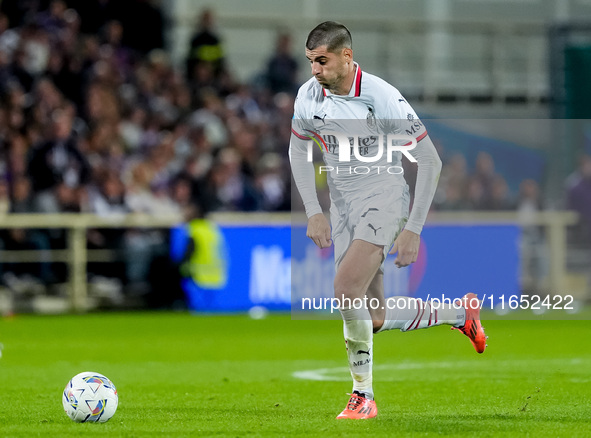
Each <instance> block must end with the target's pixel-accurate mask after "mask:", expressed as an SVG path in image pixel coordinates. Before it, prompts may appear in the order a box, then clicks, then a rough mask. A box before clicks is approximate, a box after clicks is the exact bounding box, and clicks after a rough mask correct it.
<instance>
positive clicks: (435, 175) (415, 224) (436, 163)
mask: <svg viewBox="0 0 591 438" xmlns="http://www.w3.org/2000/svg"><path fill="white" fill-rule="evenodd" d="M409 108H410V107H409ZM410 111H411V112H410V113H409V114H413V116H414V111H412V109H410ZM416 120H418V118H416V119H415V123H416ZM415 126H416V125H415ZM420 126H422V123H421V124H420ZM403 132H404V131H403ZM417 134H418V135H417V136H416V137H415V138H416V139H417V145H416V147H415V148H414V149H412V150H411V151H410V153H411V155H412V156H413V157H414V158H415V159H416V160H417V165H418V172H417V181H416V186H415V198H414V203H413V207H412V211H411V212H410V216H409V218H408V222H407V223H406V226H405V227H404V229H403V230H402V232H401V233H400V234H399V235H398V238H397V239H396V241H395V242H394V246H393V247H392V250H391V251H390V253H391V254H394V253H396V252H398V255H397V257H396V259H395V260H394V263H395V264H396V266H398V267H399V268H400V267H403V266H408V265H410V264H411V263H414V262H416V261H417V257H418V254H419V245H420V242H421V239H420V235H421V231H422V230H423V225H424V224H425V221H426V220H427V214H428V213H429V208H430V207H431V202H432V201H433V196H434V195H435V190H436V189H437V183H438V181H439V174H440V172H441V159H440V158H439V154H438V153H437V150H436V149H435V145H434V144H433V142H432V141H431V139H430V138H429V135H428V134H427V131H426V130H425V128H424V126H422V129H421V130H420V131H419V132H417Z"/></svg>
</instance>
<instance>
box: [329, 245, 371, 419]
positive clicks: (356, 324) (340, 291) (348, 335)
mask: <svg viewBox="0 0 591 438" xmlns="http://www.w3.org/2000/svg"><path fill="white" fill-rule="evenodd" d="M382 260H383V247H382V246H379V245H375V244H372V243H368V242H365V241H363V240H353V242H352V243H351V245H350V246H349V248H348V249H347V252H346V254H345V255H344V257H343V258H342V260H341V261H340V263H339V265H338V268H337V273H336V276H335V281H334V291H335V298H337V299H338V300H339V302H340V311H341V315H342V317H343V332H344V336H345V342H346V345H347V358H348V360H349V369H350V371H351V376H352V378H353V394H352V395H351V399H350V400H349V403H348V404H347V407H346V408H345V410H344V411H343V412H342V413H341V414H340V415H339V416H338V417H337V418H339V419H340V418H354V419H362V418H372V417H375V416H376V414H377V408H376V406H375V402H374V401H373V387H372V362H373V324H372V318H371V315H370V313H369V310H368V307H367V301H366V300H365V299H364V297H365V293H366V291H367V288H368V286H369V284H370V283H371V281H372V280H373V278H374V276H375V274H376V272H377V271H378V269H379V267H380V264H381V263H382Z"/></svg>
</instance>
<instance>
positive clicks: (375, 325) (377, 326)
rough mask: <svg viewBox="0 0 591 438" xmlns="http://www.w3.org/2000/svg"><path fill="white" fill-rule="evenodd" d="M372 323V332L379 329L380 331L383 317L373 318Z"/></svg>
mask: <svg viewBox="0 0 591 438" xmlns="http://www.w3.org/2000/svg"><path fill="white" fill-rule="evenodd" d="M372 324H373V332H374V333H377V332H379V331H380V329H381V328H382V326H383V325H384V320H383V319H380V320H376V319H374V320H373V321H372Z"/></svg>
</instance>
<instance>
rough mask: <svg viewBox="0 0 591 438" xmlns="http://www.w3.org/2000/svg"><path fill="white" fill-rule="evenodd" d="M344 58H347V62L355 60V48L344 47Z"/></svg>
mask: <svg viewBox="0 0 591 438" xmlns="http://www.w3.org/2000/svg"><path fill="white" fill-rule="evenodd" d="M343 58H344V59H345V62H351V61H353V50H352V49H349V48H348V47H345V48H344V49H343Z"/></svg>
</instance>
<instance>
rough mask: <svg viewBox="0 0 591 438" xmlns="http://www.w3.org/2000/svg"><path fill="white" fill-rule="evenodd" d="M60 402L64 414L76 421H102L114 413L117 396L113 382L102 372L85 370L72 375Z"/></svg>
mask: <svg viewBox="0 0 591 438" xmlns="http://www.w3.org/2000/svg"><path fill="white" fill-rule="evenodd" d="M62 402H63V404H64V410H65V411H66V414H68V417H70V418H71V419H72V420H73V421H75V422H76V423H86V422H94V423H104V422H105V421H109V419H111V417H112V416H113V415H115V411H116V410H117V404H118V403H119V398H118V396H117V388H115V385H113V382H111V381H110V380H109V379H108V378H107V377H105V376H103V375H102V374H99V373H93V372H89V371H87V372H84V373H80V374H77V375H75V376H74V377H72V380H70V381H69V382H68V384H67V385H66V388H65V389H64V394H63V396H62Z"/></svg>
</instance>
